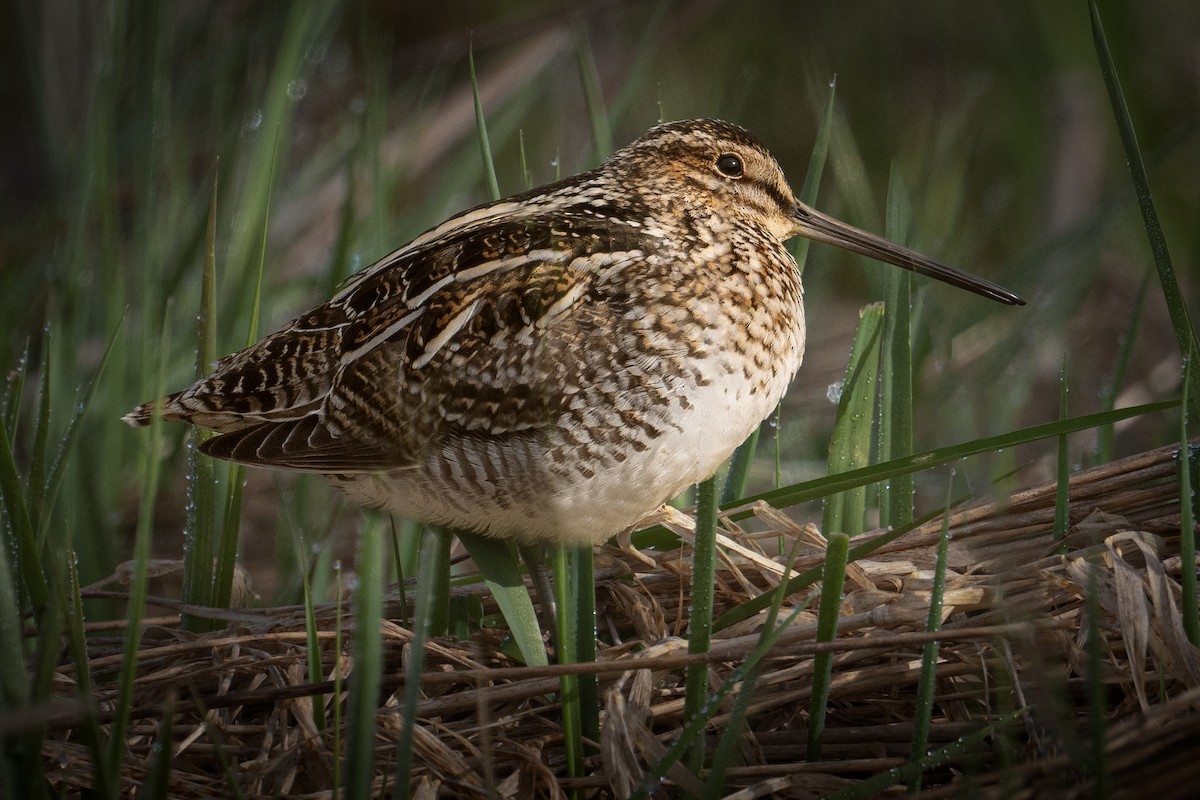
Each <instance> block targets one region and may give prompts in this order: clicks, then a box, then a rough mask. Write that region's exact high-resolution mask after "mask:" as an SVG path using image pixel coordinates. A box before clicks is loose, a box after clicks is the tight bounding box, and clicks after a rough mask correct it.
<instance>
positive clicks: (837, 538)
mask: <svg viewBox="0 0 1200 800" xmlns="http://www.w3.org/2000/svg"><path fill="white" fill-rule="evenodd" d="M826 537H827V539H828V544H827V545H826V547H825V572H824V577H823V579H822V581H821V606H820V608H819V609H818V611H817V641H818V642H832V641H833V640H834V639H835V638H836V637H837V624H838V617H839V615H840V613H841V609H842V585H843V584H844V583H845V580H846V563H847V557H848V555H849V549H850V537H849V536H847V535H846V534H844V533H830V534H826ZM832 678H833V653H832V652H828V651H823V652H820V653H817V654H816V656H815V657H814V658H813V677H812V701H811V704H810V705H809V713H808V745H807V747H806V752H805V757H806V758H807V760H808V761H810V762H811V761H820V760H821V739H822V738H823V737H824V735H825V712H826V710H827V709H828V708H829V686H830V683H831V681H832Z"/></svg>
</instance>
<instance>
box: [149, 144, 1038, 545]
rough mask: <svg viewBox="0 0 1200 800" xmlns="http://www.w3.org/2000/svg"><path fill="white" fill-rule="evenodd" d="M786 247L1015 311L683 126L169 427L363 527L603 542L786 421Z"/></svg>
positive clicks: (354, 298)
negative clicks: (794, 239)
mask: <svg viewBox="0 0 1200 800" xmlns="http://www.w3.org/2000/svg"><path fill="white" fill-rule="evenodd" d="M797 234H799V235H805V236H809V237H810V238H814V239H817V240H819V241H826V242H830V243H832V244H836V245H838V246H841V247H846V248H848V249H851V250H855V251H857V252H862V253H866V254H867V255H871V256H873V257H876V258H880V259H882V260H885V261H889V262H891V263H893V264H897V265H899V266H903V267H906V268H909V269H914V270H916V271H918V272H922V273H925V274H930V275H933V276H934V277H937V278H939V279H941V280H945V281H947V282H950V283H953V284H955V285H958V286H961V287H964V288H967V289H970V290H971V291H975V292H977V293H980V294H983V295H985V296H988V297H991V298H993V299H996V300H1000V301H1002V302H1008V303H1019V302H1021V301H1020V299H1019V298H1017V297H1016V296H1015V295H1013V294H1011V293H1010V292H1007V291H1006V290H1004V289H1001V288H999V287H997V286H994V285H992V284H989V283H987V282H985V281H980V280H979V279H976V278H972V277H971V276H968V275H965V274H963V273H960V272H957V271H955V270H952V269H950V268H949V267H945V266H943V265H940V264H937V263H936V262H932V261H929V260H928V259H925V258H924V257H923V256H919V255H917V254H916V253H913V252H911V251H908V250H905V249H904V248H900V247H898V246H896V245H892V244H891V243H888V242H886V241H884V240H882V239H879V238H878V237H874V236H872V235H871V234H867V233H864V232H862V231H857V230H855V229H853V228H850V227H849V226H845V225H843V224H842V223H839V222H836V221H835V220H832V219H830V218H829V217H825V216H824V215H821V214H819V213H818V212H816V211H814V210H813V209H810V208H808V207H806V206H803V205H801V204H799V203H798V202H797V201H796V199H795V197H794V195H793V193H792V191H791V189H790V188H789V187H788V184H787V181H786V179H785V178H784V175H783V172H782V171H781V170H780V168H779V165H778V164H777V163H776V162H775V160H774V159H773V158H771V156H770V154H769V153H768V152H767V151H766V150H765V149H764V148H763V147H762V146H761V145H760V144H759V143H758V142H757V141H756V140H755V139H754V138H753V137H752V136H750V134H748V133H747V132H746V131H744V130H742V129H741V128H738V127H736V126H734V125H730V124H729V123H726V122H720V121H715V120H694V121H687V122H675V123H669V124H666V125H660V126H658V127H656V128H653V129H651V130H650V131H649V132H648V133H646V134H645V135H644V136H643V137H642V138H640V139H638V140H637V141H636V142H634V143H632V144H631V145H629V146H627V147H625V148H623V149H621V150H619V151H617V152H616V153H614V154H613V156H612V157H611V158H610V159H608V160H607V161H606V162H605V163H604V164H602V165H601V166H600V167H598V168H597V169H595V170H591V171H589V172H584V173H581V174H579V175H576V176H574V177H571V178H568V179H566V180H564V181H561V182H559V183H556V184H552V185H549V186H545V187H542V188H540V189H535V190H533V191H530V192H526V193H524V194H520V195H516V196H514V197H510V198H507V199H504V200H499V201H497V202H495V203H491V204H488V205H484V206H480V207H478V208H474V209H471V210H469V211H466V212H463V213H462V214H459V215H458V216H456V217H453V218H451V219H449V220H447V221H446V222H444V223H442V224H441V225H438V226H437V227H435V228H432V229H431V230H429V231H426V232H425V233H424V234H422V235H421V236H418V237H417V238H416V239H415V240H414V241H413V242H411V243H409V244H408V245H406V246H404V247H402V248H400V249H399V250H397V251H395V252H394V253H392V254H390V255H388V256H387V257H385V258H384V259H382V260H381V261H379V262H378V263H377V264H375V265H374V266H372V267H370V268H368V269H366V270H364V271H362V272H360V273H358V274H357V275H355V276H354V277H352V278H351V279H350V280H349V281H348V282H347V283H346V285H345V286H344V287H343V288H342V289H341V290H340V291H339V292H338V294H337V295H336V296H335V297H334V298H333V299H332V300H330V301H329V302H327V303H325V304H324V305H321V306H318V307H317V308H314V309H313V310H311V311H309V312H307V313H305V314H303V315H301V316H300V317H298V318H297V319H295V320H293V321H292V322H291V323H289V324H287V325H286V326H284V327H283V328H282V329H281V330H279V331H278V332H276V333H274V334H272V335H270V336H268V337H267V338H266V339H264V340H263V341H262V342H260V343H258V344H257V345H255V346H253V347H250V348H248V349H246V350H243V351H241V352H240V353H235V354H233V355H231V356H229V357H227V358H225V359H223V360H222V361H221V362H220V363H219V364H217V366H216V369H215V370H214V371H213V374H212V375H210V376H209V377H207V378H205V379H204V380H201V381H199V382H198V383H196V384H195V385H193V386H191V387H190V388H188V389H185V390H183V391H181V392H178V393H176V394H173V395H170V396H169V397H167V398H165V399H164V400H162V401H160V407H161V409H162V414H163V416H164V418H166V419H168V420H179V421H184V422H189V423H191V424H193V425H197V426H200V427H202V428H207V429H210V430H213V431H216V432H217V433H218V434H219V435H217V436H216V437H214V438H212V439H209V440H208V441H206V442H205V443H204V444H203V445H202V449H203V450H204V452H206V453H208V454H210V455H213V456H216V457H218V458H224V459H229V460H231V461H237V462H241V463H244V464H252V465H257V466H265V467H274V468H280V469H293V470H303V471H311V472H318V473H322V474H324V475H326V476H328V477H329V478H330V479H331V480H333V481H334V482H335V483H337V484H338V485H339V486H341V487H343V488H344V489H345V490H346V491H347V493H349V494H350V495H351V496H353V497H355V498H357V499H358V500H360V501H362V502H364V503H368V504H372V505H378V506H382V507H384V508H387V509H389V510H391V511H395V512H399V513H404V514H410V515H413V516H416V517H419V518H422V519H424V520H426V521H429V522H436V523H442V524H447V525H453V526H457V527H461V528H468V529H472V530H477V531H481V532H483V533H487V534H490V535H495V536H501V537H509V538H515V539H519V540H526V541H528V540H566V541H574V542H594V541H600V540H603V539H604V538H607V537H608V536H611V535H613V534H616V533H618V532H620V531H621V530H622V529H623V528H625V527H628V526H629V525H632V524H634V523H635V522H637V521H638V520H639V519H640V518H641V517H643V516H644V515H646V514H647V513H649V512H652V511H653V510H654V509H655V508H657V507H658V505H659V504H661V503H662V502H664V501H666V500H667V499H669V498H670V497H672V496H673V495H675V494H676V493H678V492H679V491H680V490H681V489H683V488H684V487H686V486H688V485H689V484H692V483H694V482H696V481H697V480H700V479H703V478H705V477H707V476H708V475H710V474H711V473H712V472H713V471H714V470H715V469H716V468H717V467H718V466H719V464H720V463H721V462H722V461H723V460H724V459H725V458H726V457H728V455H729V454H730V453H731V452H732V451H733V449H734V448H735V447H736V446H737V445H738V444H739V443H740V442H741V441H742V440H743V439H745V437H746V436H748V435H749V434H750V432H751V431H753V430H754V428H755V427H756V426H757V425H758V424H759V422H761V420H762V419H763V418H764V417H765V416H766V415H767V414H769V413H770V411H771V410H772V409H773V408H774V407H775V405H776V404H777V403H778V402H779V400H780V398H782V396H783V394H784V392H785V391H786V389H787V387H788V384H789V383H790V382H791V379H792V377H793V375H794V374H795V373H796V370H797V369H798V368H799V366H800V360H801V357H802V355H803V352H804V312H803V306H802V302H801V301H802V289H801V286H800V277H799V274H798V272H797V270H796V265H795V262H794V261H793V260H792V258H791V256H790V255H789V254H788V252H787V250H786V249H785V247H784V242H785V241H786V240H787V239H788V238H790V237H791V236H793V235H797ZM154 407H155V404H154V403H148V404H145V405H143V406H141V407H139V408H137V409H135V410H134V411H133V412H131V413H130V414H129V415H127V416H126V420H127V421H128V422H130V423H131V424H145V423H146V422H147V421H148V420H149V418H150V416H151V414H152V412H153V409H154Z"/></svg>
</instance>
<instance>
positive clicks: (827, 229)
mask: <svg viewBox="0 0 1200 800" xmlns="http://www.w3.org/2000/svg"><path fill="white" fill-rule="evenodd" d="M794 219H795V222H796V225H795V227H794V228H793V229H792V233H793V234H794V235H797V236H803V237H805V238H806V239H812V240H813V241H815V242H824V243H825V244H831V245H833V246H834V247H840V248H842V249H843V250H850V251H851V252H854V253H859V254H861V255H864V256H867V257H868V258H873V259H875V260H876V261H883V262H885V263H887V264H894V265H895V266H897V267H903V268H904V269H910V270H912V271H913V272H917V273H920V274H921V275H928V276H929V277H931V278H936V279H938V280H939V281H942V282H943V283H948V284H950V285H951V286H957V287H958V288H960V289H966V290H967V291H968V292H974V293H975V294H977V295H981V296H983V297H986V298H988V299H990V300H995V301H997V302H999V303H1005V304H1007V305H1010V306H1023V305H1025V301H1024V300H1022V299H1021V297H1020V296H1019V295H1017V294H1014V293H1013V292H1010V291H1009V290H1008V289H1005V288H1004V287H1003V286H999V285H997V284H994V283H992V282H991V281H986V280H984V279H983V278H977V277H975V276H974V275H970V274H968V273H966V272H963V271H962V270H957V269H955V268H954V267H951V266H947V265H946V264H943V263H941V262H940V261H934V260H933V259H931V258H926V257H925V256H923V255H921V254H920V253H918V252H916V251H915V250H909V249H908V248H907V247H901V246H900V245H898V244H895V243H893V242H889V241H888V240H887V239H884V238H883V237H882V236H876V235H875V234H873V233H867V232H866V231H864V230H859V229H858V228H855V227H854V226H853V225H847V224H846V223H844V222H842V221H840V220H836V219H834V218H833V217H831V216H828V215H827V214H822V213H821V212H820V211H817V210H816V209H814V208H809V207H808V206H806V205H804V204H803V203H797V204H796V212H795V215H794Z"/></svg>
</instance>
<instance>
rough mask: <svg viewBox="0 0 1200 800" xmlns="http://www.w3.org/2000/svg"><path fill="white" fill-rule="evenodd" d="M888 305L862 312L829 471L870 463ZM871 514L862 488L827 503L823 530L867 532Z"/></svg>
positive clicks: (852, 533)
mask: <svg viewBox="0 0 1200 800" xmlns="http://www.w3.org/2000/svg"><path fill="white" fill-rule="evenodd" d="M883 316H884V310H883V304H882V303H872V304H870V305H867V306H863V308H862V310H861V311H859V319H858V330H857V331H856V332H855V335H854V344H853V345H852V346H851V348H850V360H849V362H848V363H847V364H846V377H845V379H844V382H843V385H842V386H843V388H842V396H841V397H840V398H839V399H838V412H837V420H836V422H835V423H834V427H833V435H832V436H831V437H830V441H829V472H830V474H835V473H843V472H847V471H849V470H854V469H860V468H863V467H866V466H867V465H868V464H869V463H870V461H871V438H872V433H873V430H874V428H873V423H874V419H875V415H874V410H875V395H876V388H877V385H878V384H877V383H876V381H877V378H878V375H879V345H880V340H881V334H882V330H883ZM866 513H867V488H866V486H857V487H854V488H852V489H848V490H846V491H843V492H840V493H838V494H835V495H832V496H831V497H829V498H828V499H827V500H826V501H825V513H824V516H823V524H822V530H824V531H825V533H826V535H828V534H829V533H830V532H837V533H847V534H850V535H851V536H853V535H855V534H858V533H862V531H863V526H864V521H865V519H866Z"/></svg>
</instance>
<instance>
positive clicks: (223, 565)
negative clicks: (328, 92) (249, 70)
mask: <svg viewBox="0 0 1200 800" xmlns="http://www.w3.org/2000/svg"><path fill="white" fill-rule="evenodd" d="M278 153H279V131H278V129H276V133H275V146H274V148H273V149H272V150H271V168H270V170H268V172H267V193H266V198H265V199H264V208H263V211H262V219H263V224H262V244H261V245H260V246H259V251H258V270H257V274H256V275H255V280H254V296H253V298H252V300H251V302H250V325H249V330H247V332H246V346H247V347H249V346H250V345H252V344H254V343H255V342H257V341H258V322H259V315H260V312H261V309H262V283H263V271H264V268H265V265H266V261H267V233H268V229H269V225H270V219H271V187H272V184H273V183H274V178H275V158H276V156H277V155H278ZM245 477H246V469H245V467H243V466H242V465H241V464H230V465H229V466H228V471H227V474H226V479H225V515H224V521H223V523H222V525H221V535H220V538H219V539H218V541H217V553H216V564H215V566H214V581H215V585H214V587H213V592H212V604H213V605H214V606H216V607H217V608H228V607H229V605H230V600H231V596H232V593H233V574H234V572H235V571H236V569H237V554H238V534H239V532H240V530H241V523H242V492H243V489H244V488H245Z"/></svg>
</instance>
